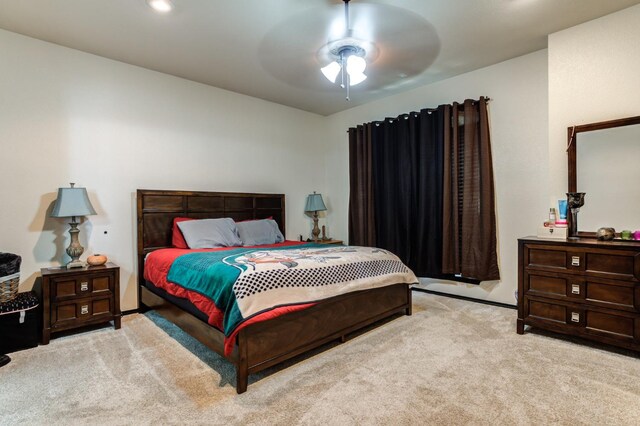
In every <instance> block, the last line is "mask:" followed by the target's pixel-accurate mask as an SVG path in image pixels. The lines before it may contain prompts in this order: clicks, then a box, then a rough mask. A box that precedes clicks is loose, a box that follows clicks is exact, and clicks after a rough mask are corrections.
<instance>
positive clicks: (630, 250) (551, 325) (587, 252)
mask: <svg viewBox="0 0 640 426" xmlns="http://www.w3.org/2000/svg"><path fill="white" fill-rule="evenodd" d="M525 325H528V326H531V327H534V328H540V329H544V330H549V331H553V332H557V333H563V334H569V335H573V336H579V337H582V338H586V339H590V340H593V341H597V342H600V343H606V344H610V345H615V346H619V347H623V348H627V349H633V350H640V242H634V241H628V242H626V241H598V240H596V239H595V238H593V239H592V238H578V239H575V240H558V241H554V240H549V239H541V238H535V237H527V238H521V239H519V240H518V322H517V332H518V334H523V333H524V329H525Z"/></svg>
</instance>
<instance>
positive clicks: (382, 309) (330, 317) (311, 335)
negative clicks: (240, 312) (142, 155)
mask: <svg viewBox="0 0 640 426" xmlns="http://www.w3.org/2000/svg"><path fill="white" fill-rule="evenodd" d="M178 216H180V217H193V218H219V217H231V218H233V219H235V220H237V221H238V220H246V219H260V218H265V217H269V216H271V217H273V219H274V220H275V221H276V222H277V223H278V225H279V226H280V229H281V231H282V233H283V234H284V230H285V198H284V195H282V194H249V193H229V192H198V191H158V190H145V189H139V190H138V191H137V224H138V301H139V305H140V308H144V307H147V308H150V309H154V310H156V311H157V312H158V313H159V314H161V315H162V316H163V317H165V318H167V319H168V320H169V321H171V322H173V323H174V324H176V325H177V326H179V327H180V328H181V329H183V330H184V331H185V332H187V333H188V334H190V335H192V336H193V337H195V338H196V339H198V340H199V341H200V342H202V343H203V344H204V345H206V346H207V347H209V348H211V349H212V350H213V351H215V352H217V353H218V354H220V355H222V356H223V357H224V334H223V333H222V332H221V331H219V330H218V329H216V328H214V327H212V326H210V325H209V324H207V323H206V322H204V321H202V320H200V319H199V318H196V317H194V316H193V315H191V314H190V313H188V312H186V311H184V310H183V309H181V308H180V307H178V306H176V305H174V304H173V303H171V302H169V301H167V300H165V299H163V298H162V297H160V296H158V295H156V294H154V293H152V292H151V291H150V290H148V289H147V288H146V287H145V286H144V274H143V271H144V256H145V255H146V254H148V253H149V252H152V251H153V250H157V249H160V248H168V247H171V235H172V224H173V218H174V217H178ZM399 313H404V314H406V315H411V289H410V287H409V286H408V285H406V284H395V285H392V286H388V287H382V288H376V289H371V290H365V291H359V292H355V293H349V294H346V295H342V296H337V297H334V298H331V299H327V300H324V301H322V302H320V303H318V304H316V305H314V306H313V307H311V308H308V309H305V310H302V311H297V312H292V313H289V314H286V315H282V316H280V317H276V318H274V319H271V320H268V321H264V322H259V323H255V324H251V325H249V326H247V327H245V328H243V329H242V330H240V332H239V333H238V337H237V340H236V344H235V348H234V350H233V353H232V354H231V356H229V357H226V358H227V359H228V360H229V361H231V362H232V363H234V364H235V366H236V391H237V392H238V393H243V392H245V391H246V390H247V384H248V376H249V374H251V373H256V372H258V371H260V370H263V369H265V368H268V367H271V366H273V365H275V364H278V363H280V362H282V361H285V360H287V359H290V358H292V357H294V356H297V355H299V354H301V353H303V352H306V351H308V350H310V349H313V348H316V347H318V346H321V345H323V344H325V343H327V342H330V341H332V340H335V339H340V341H341V342H344V341H345V340H346V335H347V334H349V333H351V332H353V331H356V330H358V329H360V328H363V327H365V326H368V325H370V324H373V323H375V322H377V321H380V320H382V319H384V318H387V317H390V316H393V315H396V314H399Z"/></svg>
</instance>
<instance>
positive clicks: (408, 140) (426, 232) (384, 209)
mask: <svg viewBox="0 0 640 426" xmlns="http://www.w3.org/2000/svg"><path fill="white" fill-rule="evenodd" d="M443 117H444V116H443V108H442V107H440V108H438V109H436V110H427V109H425V110H422V111H420V112H419V113H411V114H406V115H402V116H399V117H397V118H394V119H385V120H384V121H382V122H377V123H375V125H374V126H373V127H372V130H371V159H372V173H373V199H374V200H375V202H374V215H375V217H376V218H384V219H383V220H376V221H375V236H376V244H377V246H378V247H381V248H384V249H387V250H389V251H391V252H393V253H395V254H396V255H397V256H398V257H400V258H401V259H402V260H403V261H404V262H405V263H406V264H407V266H409V267H410V268H411V269H412V270H413V271H414V273H416V274H417V275H418V276H438V275H441V273H442V176H443V168H442V167H443V140H442V138H443V123H444V119H443Z"/></svg>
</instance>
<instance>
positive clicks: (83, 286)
mask: <svg viewBox="0 0 640 426" xmlns="http://www.w3.org/2000/svg"><path fill="white" fill-rule="evenodd" d="M87 290H89V283H88V282H86V281H85V282H82V283H80V291H87Z"/></svg>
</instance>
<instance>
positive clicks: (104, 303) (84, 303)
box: [51, 296, 114, 328]
mask: <svg viewBox="0 0 640 426" xmlns="http://www.w3.org/2000/svg"><path fill="white" fill-rule="evenodd" d="M52 308H53V309H52V311H51V328H61V327H66V326H68V325H74V326H75V325H77V324H78V323H82V322H89V321H92V320H94V319H101V318H102V317H111V316H113V311H114V306H113V297H109V296H107V297H94V298H88V299H80V300H74V301H69V302H62V303H58V304H56V305H55V306H53V307H52Z"/></svg>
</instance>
